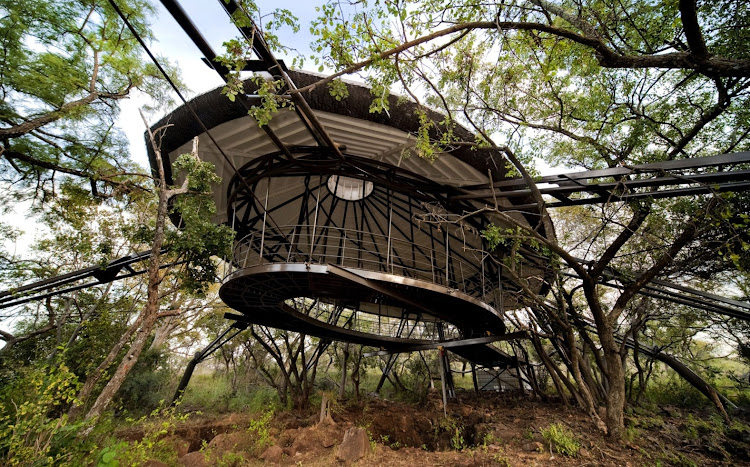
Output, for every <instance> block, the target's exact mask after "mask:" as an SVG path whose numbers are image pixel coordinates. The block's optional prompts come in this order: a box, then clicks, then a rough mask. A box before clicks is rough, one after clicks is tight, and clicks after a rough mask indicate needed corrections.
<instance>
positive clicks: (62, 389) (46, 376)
mask: <svg viewBox="0 0 750 467" xmlns="http://www.w3.org/2000/svg"><path fill="white" fill-rule="evenodd" d="M78 387H79V384H78V378H76V376H75V375H74V374H73V373H72V372H71V371H70V370H69V369H68V367H67V366H66V365H65V364H64V363H62V362H61V361H58V362H55V364H53V365H41V366H37V367H32V368H29V369H28V370H27V371H25V372H24V374H22V375H19V378H18V379H17V380H16V381H14V382H13V384H11V385H10V386H6V387H4V388H2V392H1V393H0V396H1V397H2V398H1V399H0V459H2V460H3V463H4V464H5V465H48V464H58V463H63V462H71V459H80V457H81V456H85V454H86V452H85V449H86V447H87V446H86V445H85V443H80V442H78V441H76V435H77V433H78V432H79V430H80V429H81V428H82V425H81V424H70V423H69V421H68V417H67V415H66V414H65V413H64V412H65V410H67V407H68V406H69V405H70V404H71V403H73V402H74V401H75V396H76V392H77V391H78Z"/></svg>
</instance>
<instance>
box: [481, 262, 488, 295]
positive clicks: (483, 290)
mask: <svg viewBox="0 0 750 467" xmlns="http://www.w3.org/2000/svg"><path fill="white" fill-rule="evenodd" d="M482 301H483V302H486V301H487V297H486V293H485V289H484V253H483V254H482Z"/></svg>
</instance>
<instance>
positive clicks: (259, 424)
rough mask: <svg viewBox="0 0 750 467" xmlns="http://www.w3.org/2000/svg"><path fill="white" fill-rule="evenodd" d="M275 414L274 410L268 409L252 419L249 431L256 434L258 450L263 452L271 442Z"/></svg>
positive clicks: (256, 447) (256, 449) (255, 447)
mask: <svg viewBox="0 0 750 467" xmlns="http://www.w3.org/2000/svg"><path fill="white" fill-rule="evenodd" d="M273 415H274V413H273V410H267V411H265V412H263V413H261V415H260V416H259V417H258V418H253V419H250V426H249V427H248V428H247V431H248V432H249V433H252V434H253V435H254V442H255V446H254V449H255V451H256V452H261V451H262V450H263V449H264V448H266V447H268V446H269V445H270V444H271V434H270V428H271V420H272V419H273Z"/></svg>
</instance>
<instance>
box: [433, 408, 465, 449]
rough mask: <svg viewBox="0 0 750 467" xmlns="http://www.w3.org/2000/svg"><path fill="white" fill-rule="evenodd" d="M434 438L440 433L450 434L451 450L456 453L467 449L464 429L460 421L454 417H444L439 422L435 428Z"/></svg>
mask: <svg viewBox="0 0 750 467" xmlns="http://www.w3.org/2000/svg"><path fill="white" fill-rule="evenodd" d="M435 430H436V433H435V435H436V437H437V435H438V433H439V432H440V431H447V432H448V433H450V435H451V438H450V442H451V448H453V449H454V450H456V451H461V450H463V449H464V448H466V447H467V445H466V441H465V440H464V431H465V427H464V426H463V425H462V424H461V422H460V420H458V419H456V418H454V417H450V416H449V417H445V418H443V419H441V420H440V424H439V425H438V426H436V427H435Z"/></svg>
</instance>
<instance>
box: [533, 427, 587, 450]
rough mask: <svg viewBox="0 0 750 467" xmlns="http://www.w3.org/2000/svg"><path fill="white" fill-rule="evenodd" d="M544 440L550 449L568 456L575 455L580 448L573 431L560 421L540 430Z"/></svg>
mask: <svg viewBox="0 0 750 467" xmlns="http://www.w3.org/2000/svg"><path fill="white" fill-rule="evenodd" d="M542 436H543V437H544V440H545V441H547V443H549V448H550V450H554V451H555V452H556V453H558V454H562V455H563V456H568V457H576V456H577V455H578V451H579V450H580V449H581V443H579V442H578V441H577V440H576V439H575V436H574V435H573V432H572V431H570V429H568V428H567V427H565V426H564V425H562V424H560V423H553V424H551V425H550V426H548V427H547V428H545V429H543V430H542Z"/></svg>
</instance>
